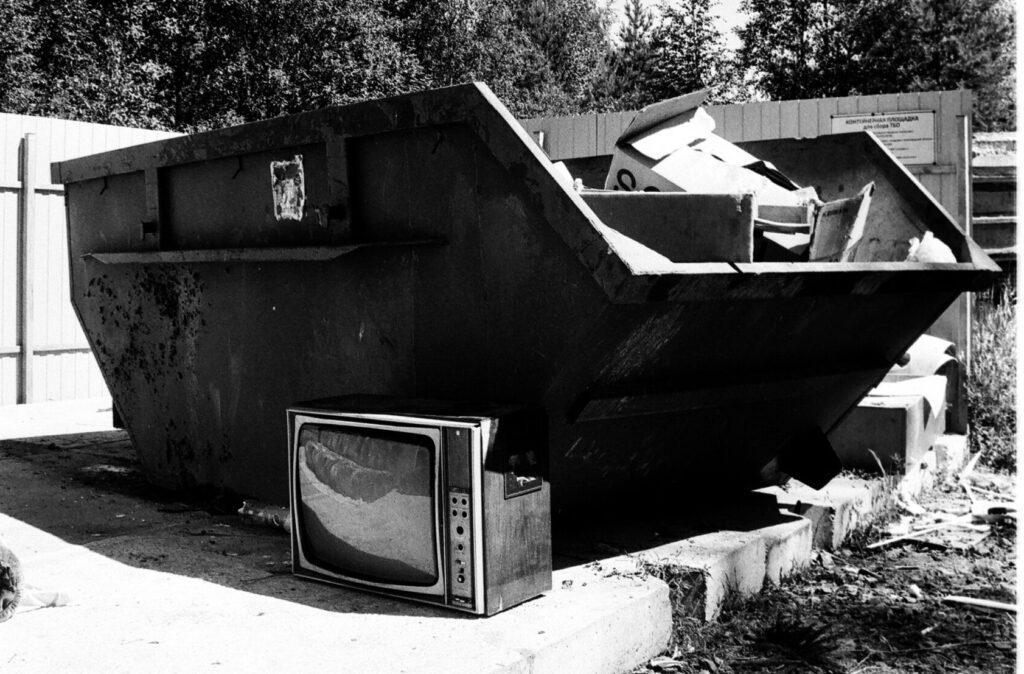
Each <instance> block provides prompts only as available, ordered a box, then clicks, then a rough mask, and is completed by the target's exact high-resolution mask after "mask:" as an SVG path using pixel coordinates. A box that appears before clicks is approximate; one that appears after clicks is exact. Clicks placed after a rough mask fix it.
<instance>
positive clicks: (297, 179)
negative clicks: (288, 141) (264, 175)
mask: <svg viewBox="0 0 1024 674" xmlns="http://www.w3.org/2000/svg"><path fill="white" fill-rule="evenodd" d="M270 184H271V188H272V190H273V195H274V218H276V219H277V220H301V219H302V210H303V208H304V207H305V205H306V185H305V176H304V174H303V171H302V155H301V154H297V155H295V157H294V158H293V159H289V160H285V161H272V162H270Z"/></svg>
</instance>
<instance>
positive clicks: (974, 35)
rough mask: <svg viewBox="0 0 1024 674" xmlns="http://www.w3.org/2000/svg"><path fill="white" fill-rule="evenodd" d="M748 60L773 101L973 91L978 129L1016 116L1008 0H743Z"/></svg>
mask: <svg viewBox="0 0 1024 674" xmlns="http://www.w3.org/2000/svg"><path fill="white" fill-rule="evenodd" d="M743 9H744V10H745V11H746V12H747V13H748V14H750V15H751V20H750V22H749V23H748V24H747V25H746V26H745V27H744V28H743V29H742V30H740V31H739V34H740V37H741V39H742V42H743V47H742V49H741V54H740V55H741V61H742V64H743V66H744V67H745V68H746V69H747V71H748V73H749V74H750V75H751V78H752V80H753V81H754V83H755V84H756V85H757V86H758V87H759V88H760V89H761V90H762V91H763V92H764V93H765V94H766V95H767V96H769V97H770V98H775V99H786V98H813V97H819V96H846V95H853V94H876V93H891V92H898V91H927V90H936V89H956V88H961V87H964V88H971V89H973V90H975V92H976V95H977V100H978V105H977V107H976V116H975V125H976V127H977V128H980V129H989V128H992V129H995V128H1008V127H1010V126H1012V124H1013V117H1014V114H1015V113H1014V106H1015V104H1014V98H1013V80H1014V62H1013V34H1014V16H1013V8H1012V5H1010V3H1009V1H1008V0H909V1H904V0H864V1H863V2H857V1H854V0H744V5H743Z"/></svg>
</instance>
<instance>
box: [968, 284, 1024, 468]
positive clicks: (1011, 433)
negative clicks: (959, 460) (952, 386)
mask: <svg viewBox="0 0 1024 674" xmlns="http://www.w3.org/2000/svg"><path fill="white" fill-rule="evenodd" d="M1002 290H1003V292H1002V293H1001V299H1002V301H1000V302H993V301H989V300H987V299H983V298H978V300H977V301H976V303H975V310H974V322H973V330H972V339H973V344H972V349H973V354H972V358H971V373H970V376H969V377H968V381H967V417H968V421H969V423H970V426H971V433H970V438H971V450H972V451H975V452H977V451H982V452H983V454H982V455H981V458H980V463H981V464H982V465H985V466H988V467H990V468H992V469H993V470H997V471H1005V472H1016V470H1017V454H1016V445H1017V409H1016V407H1017V405H1016V378H1017V357H1016V349H1017V346H1016V328H1017V326H1016V300H1017V298H1016V293H1015V292H1013V290H1012V288H1009V287H1007V288H1004V289H1002ZM996 295H997V296H998V295H999V293H996Z"/></svg>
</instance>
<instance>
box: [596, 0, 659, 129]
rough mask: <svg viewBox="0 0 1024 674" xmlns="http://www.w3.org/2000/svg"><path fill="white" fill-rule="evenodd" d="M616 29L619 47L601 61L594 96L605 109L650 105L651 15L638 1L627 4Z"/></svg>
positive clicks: (652, 62)
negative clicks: (600, 69) (602, 63)
mask: <svg viewBox="0 0 1024 674" xmlns="http://www.w3.org/2000/svg"><path fill="white" fill-rule="evenodd" d="M624 19H625V20H624V21H623V23H622V25H621V26H620V28H619V35H618V38H619V44H618V46H617V47H615V48H614V49H611V50H610V51H609V52H608V54H607V56H606V60H605V73H604V78H603V80H599V83H598V85H597V92H596V96H597V97H598V98H599V99H601V100H602V102H603V103H604V105H605V106H606V107H613V108H618V109H629V108H638V107H642V106H644V105H646V104H647V103H649V102H650V98H651V96H650V94H649V93H648V84H649V80H650V78H651V74H652V72H653V64H654V44H653V37H654V32H655V28H656V23H655V18H654V15H653V13H652V12H651V11H650V10H649V9H648V8H647V7H645V6H644V4H643V2H642V1H641V0H628V1H627V3H626V6H625V17H624Z"/></svg>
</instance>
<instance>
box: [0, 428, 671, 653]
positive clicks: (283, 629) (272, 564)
mask: <svg viewBox="0 0 1024 674" xmlns="http://www.w3.org/2000/svg"><path fill="white" fill-rule="evenodd" d="M94 441H95V442H94ZM149 490H151V488H149V487H148V486H147V485H146V484H145V482H144V481H142V479H141V477H140V476H139V475H138V474H137V473H136V472H134V471H133V469H132V457H131V454H130V449H129V448H128V445H127V440H126V438H125V437H124V434H123V433H120V432H114V433H109V432H108V433H96V434H86V435H77V436H66V437H63V438H61V437H56V438H54V437H45V438H40V439H36V440H20V441H7V442H2V443H0V510H2V511H3V513H2V514H0V537H2V538H3V539H4V541H5V543H6V544H7V545H8V546H9V547H11V548H12V549H13V550H15V551H16V552H17V554H18V555H19V557H20V558H21V561H22V564H23V567H24V569H25V575H26V579H27V582H28V583H31V584H32V585H34V586H36V587H38V588H40V589H42V590H54V591H62V592H65V593H67V594H68V595H70V597H71V603H70V604H69V605H67V606H62V607H54V608H45V609H36V610H30V611H19V612H18V613H16V614H15V616H14V617H13V618H12V619H11V620H10V621H8V622H6V623H4V624H2V625H0V644H2V646H0V669H2V670H3V671H4V672H5V673H6V672H39V671H75V672H93V671H95V672H122V671H124V672H136V671H207V670H209V669H211V668H214V667H216V669H217V670H219V671H245V672H281V671H297V670H298V671H301V670H310V671H321V670H327V669H340V670H342V671H346V672H381V671H394V672H403V671H405V672H442V671H443V672H450V671H472V672H514V673H520V672H524V673H525V672H530V673H536V672H565V671H593V672H622V671H626V670H629V669H631V668H632V667H634V666H636V665H637V664H638V663H640V662H643V661H644V660H646V659H649V658H650V657H652V656H653V655H655V654H657V653H658V652H660V651H661V650H662V649H663V648H664V647H665V645H666V644H667V643H668V639H669V636H670V631H671V606H670V602H669V592H668V587H667V586H666V584H665V583H664V582H662V581H660V580H658V579H656V578H652V577H648V576H643V575H640V574H632V575H625V574H609V573H606V572H604V571H603V570H602V569H600V568H598V567H595V566H593V565H591V566H585V565H575V566H570V567H567V568H562V569H559V570H558V571H557V572H556V574H555V578H554V584H555V587H554V589H553V590H552V591H551V592H549V593H547V594H546V595H544V596H543V597H540V598H538V599H536V600H534V601H531V602H528V603H526V604H524V605H522V606H519V607H516V608H515V609H513V610H510V611H508V612H506V613H502V614H499V615H497V616H495V617H492V618H488V619H477V618H473V617H469V616H464V615H462V614H459V613H455V612H450V611H444V610H440V609H436V608H433V607H430V606H426V605H417V604H413V603H408V602H402V601H397V600H392V599H388V598H385V597H378V596H375V595H370V594H367V593H362V592H356V591H350V590H345V589H342V588H336V587H330V586H326V585H320V584H316V583H312V582H308V581H302V580H299V579H296V578H294V577H292V576H291V575H290V573H288V571H289V568H290V567H289V557H288V555H289V549H288V537H287V535H285V534H284V533H283V532H278V531H276V530H273V529H267V528H264V527H257V526H252V525H248V524H246V523H244V522H242V521H241V520H240V519H239V518H238V517H237V516H235V515H232V514H229V513H225V514H215V513H214V514H211V513H210V512H207V511H206V510H202V509H193V508H192V507H191V506H189V505H188V504H185V503H180V502H177V501H174V500H170V499H169V498H167V495H165V494H161V493H159V492H155V493H154V494H153V495H152V496H151V495H150V494H149V493H148V491H149ZM213 509H214V511H216V509H215V508H213ZM55 634H59V635H60V638H59V639H55V637H54V635H55Z"/></svg>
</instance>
